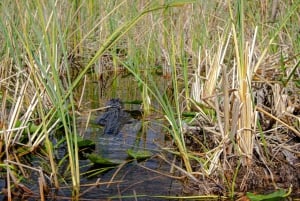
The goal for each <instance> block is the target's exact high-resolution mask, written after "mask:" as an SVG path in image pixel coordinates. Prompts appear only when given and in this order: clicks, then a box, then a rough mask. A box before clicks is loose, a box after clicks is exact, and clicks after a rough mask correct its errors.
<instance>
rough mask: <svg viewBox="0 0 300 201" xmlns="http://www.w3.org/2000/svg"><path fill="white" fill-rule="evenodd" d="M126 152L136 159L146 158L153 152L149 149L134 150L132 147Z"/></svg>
mask: <svg viewBox="0 0 300 201" xmlns="http://www.w3.org/2000/svg"><path fill="white" fill-rule="evenodd" d="M126 152H127V154H128V156H129V157H130V158H134V159H136V160H143V159H147V158H150V157H151V156H152V155H153V153H151V152H150V151H147V150H138V151H134V150H132V149H127V150H126Z"/></svg>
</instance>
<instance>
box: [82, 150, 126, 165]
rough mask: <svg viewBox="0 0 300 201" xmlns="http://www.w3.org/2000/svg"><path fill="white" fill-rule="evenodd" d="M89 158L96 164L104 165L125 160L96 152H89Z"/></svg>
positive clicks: (116, 163) (117, 163) (115, 163)
mask: <svg viewBox="0 0 300 201" xmlns="http://www.w3.org/2000/svg"><path fill="white" fill-rule="evenodd" d="M88 159H89V160H90V161H91V162H93V163H94V164H97V165H104V166H115V165H119V164H121V163H123V161H121V160H115V159H108V158H103V157H102V156H101V155H98V154H95V153H92V154H89V155H88Z"/></svg>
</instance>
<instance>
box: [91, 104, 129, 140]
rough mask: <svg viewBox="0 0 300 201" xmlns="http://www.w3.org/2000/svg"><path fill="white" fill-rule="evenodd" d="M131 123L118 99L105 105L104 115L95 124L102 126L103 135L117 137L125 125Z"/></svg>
mask: <svg viewBox="0 0 300 201" xmlns="http://www.w3.org/2000/svg"><path fill="white" fill-rule="evenodd" d="M129 123H132V117H131V115H130V114H129V113H128V112H126V111H125V110H124V109H123V103H122V101H121V100H120V99H119V98H113V99H110V100H109V101H108V102H107V103H106V110H105V112H104V114H102V115H101V116H99V117H98V118H97V119H96V124H99V125H101V126H104V135H117V134H118V133H119V132H120V130H121V128H122V127H123V126H124V125H125V124H129Z"/></svg>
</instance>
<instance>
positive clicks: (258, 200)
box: [246, 189, 290, 201]
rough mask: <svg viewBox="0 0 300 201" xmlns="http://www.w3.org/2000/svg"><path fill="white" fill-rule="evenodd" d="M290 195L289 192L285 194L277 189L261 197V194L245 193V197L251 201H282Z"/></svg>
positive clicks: (282, 190)
mask: <svg viewBox="0 0 300 201" xmlns="http://www.w3.org/2000/svg"><path fill="white" fill-rule="evenodd" d="M289 194H290V191H289V192H288V193H286V191H285V190H284V189H279V190H278V191H275V192H273V193H270V194H266V195H262V194H254V193H249V192H248V193H247V194H246V195H247V197H248V198H249V199H250V200H251V201H277V200H283V198H285V197H287V196H288V195H289Z"/></svg>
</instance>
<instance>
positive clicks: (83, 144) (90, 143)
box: [77, 136, 96, 148]
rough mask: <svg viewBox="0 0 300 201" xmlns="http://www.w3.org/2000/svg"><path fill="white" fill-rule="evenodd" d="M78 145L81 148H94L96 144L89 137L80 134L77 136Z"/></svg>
mask: <svg viewBox="0 0 300 201" xmlns="http://www.w3.org/2000/svg"><path fill="white" fill-rule="evenodd" d="M77 145H78V147H79V148H83V147H90V148H94V147H95V146H96V144H95V142H93V141H92V140H89V139H84V138H82V137H80V136H78V137H77Z"/></svg>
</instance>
